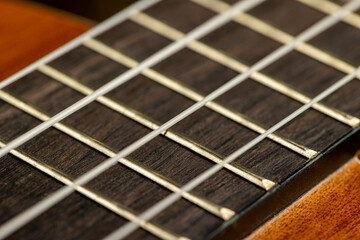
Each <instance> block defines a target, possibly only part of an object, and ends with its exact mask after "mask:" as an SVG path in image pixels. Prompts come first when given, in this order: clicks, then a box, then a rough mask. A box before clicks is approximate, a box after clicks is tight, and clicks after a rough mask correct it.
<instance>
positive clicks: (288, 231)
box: [246, 159, 360, 240]
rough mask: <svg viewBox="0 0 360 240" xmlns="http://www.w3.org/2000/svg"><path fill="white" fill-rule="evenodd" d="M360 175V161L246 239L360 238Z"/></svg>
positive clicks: (344, 168)
mask: <svg viewBox="0 0 360 240" xmlns="http://www.w3.org/2000/svg"><path fill="white" fill-rule="evenodd" d="M359 173H360V162H359V160H355V159H353V160H351V161H350V162H349V163H347V164H346V165H344V166H343V167H341V168H340V169H339V170H338V171H336V172H335V173H334V174H333V175H331V176H330V177H329V178H327V179H325V180H324V181H323V182H321V183H320V184H319V185H318V186H316V187H315V188H314V189H312V190H311V191H310V192H309V193H307V194H306V195H305V196H303V197H301V198H300V199H299V200H298V201H296V202H295V203H293V204H292V205H291V206H290V207H288V208H287V209H286V210H284V211H283V212H281V213H280V214H279V215H278V216H276V217H274V218H273V219H272V220H271V221H269V222H268V223H266V224H265V225H264V226H262V227H261V228H260V229H259V230H257V231H256V232H254V233H253V234H251V235H250V236H249V237H247V238H246V240H257V239H263V240H270V239H358V238H359V237H360V208H359V206H360V174H359Z"/></svg>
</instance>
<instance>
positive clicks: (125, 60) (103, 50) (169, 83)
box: [84, 39, 318, 159]
mask: <svg viewBox="0 0 360 240" xmlns="http://www.w3.org/2000/svg"><path fill="white" fill-rule="evenodd" d="M84 45H85V46H87V47H88V48H90V49H92V50H94V51H96V52H98V53H100V54H102V55H104V56H106V57H108V58H110V59H112V60H114V61H116V62H118V63H120V64H123V65H125V66H127V67H129V68H133V67H136V66H137V65H138V64H139V63H138V62H137V61H135V60H134V59H132V58H130V57H128V56H125V55H124V54H122V53H120V52H119V51H116V50H115V49H113V48H110V47H108V46H106V45H105V44H103V43H101V42H99V41H97V40H95V39H88V40H87V41H85V42H84ZM141 74H143V75H144V76H146V77H148V78H150V79H152V80H154V81H155V82H157V83H159V84H161V85H163V86H165V87H168V88H170V89H172V90H173V91H175V92H178V93H180V94H182V95H183V96H185V97H188V98H189V99H191V100H194V101H200V100H201V99H203V98H204V96H203V95H201V94H199V93H197V92H196V91H194V90H192V89H190V88H189V87H187V86H185V85H184V84H181V83H180V82H178V81H176V80H174V79H171V78H169V77H166V76H164V75H162V74H161V73H159V72H156V71H155V70H153V69H150V68H147V69H144V70H143V71H142V72H141ZM205 106H206V107H208V108H209V109H211V110H213V111H215V112H217V113H219V114H221V115H223V116H225V117H227V118H229V119H231V120H233V121H234V122H236V123H239V124H241V125H243V126H245V127H247V128H249V129H251V130H253V131H255V132H257V133H260V134H261V133H264V132H265V131H266V129H265V128H264V127H262V126H260V125H259V124H257V123H255V122H254V121H253V120H251V119H249V118H248V117H246V116H244V115H243V114H241V113H239V112H235V111H233V110H231V109H229V108H226V107H224V106H222V105H220V104H218V103H216V102H213V101H212V102H209V103H207V104H206V105H205ZM268 138H269V139H271V140H273V141H274V142H277V143H279V144H281V145H282V146H285V147H287V148H289V149H291V150H292V151H294V152H296V153H298V154H301V155H302V156H305V157H307V158H309V159H312V158H314V157H315V156H316V155H317V154H318V152H316V151H314V150H311V149H309V148H307V147H305V146H302V145H300V144H297V143H295V142H293V141H291V140H289V139H286V138H284V137H282V136H279V135H277V134H270V135H269V136H268Z"/></svg>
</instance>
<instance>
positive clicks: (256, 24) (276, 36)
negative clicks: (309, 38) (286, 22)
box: [192, 0, 360, 128]
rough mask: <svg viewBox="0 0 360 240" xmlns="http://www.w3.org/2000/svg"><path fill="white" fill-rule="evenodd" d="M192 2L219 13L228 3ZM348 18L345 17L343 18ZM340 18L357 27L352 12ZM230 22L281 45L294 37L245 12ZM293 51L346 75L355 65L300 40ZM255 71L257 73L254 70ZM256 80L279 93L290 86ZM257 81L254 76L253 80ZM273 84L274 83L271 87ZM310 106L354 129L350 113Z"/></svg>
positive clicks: (324, 5)
mask: <svg viewBox="0 0 360 240" xmlns="http://www.w3.org/2000/svg"><path fill="white" fill-rule="evenodd" d="M192 1H193V2H195V3H198V4H199V5H201V6H203V7H206V8H208V9H210V10H213V11H215V12H218V13H221V12H223V11H226V10H228V9H229V8H230V7H231V6H230V5H228V4H227V3H225V2H222V1H219V0H209V1H208V0H192ZM298 1H299V2H302V3H304V4H307V5H309V6H311V7H313V8H316V9H317V10H321V11H323V12H325V13H328V14H331V13H333V12H335V11H337V10H339V9H340V6H337V5H336V4H334V3H331V2H328V1H325V0H324V1H323V0H321V1H310V0H298ZM346 19H348V20H346ZM343 20H344V21H347V22H348V21H351V22H352V23H354V24H353V25H354V26H356V27H357V28H360V17H359V16H358V15H356V14H353V13H349V15H347V16H345V17H344V18H343ZM233 21H234V22H236V23H239V24H241V25H243V26H245V27H248V28H249V29H252V30H253V31H255V32H258V33H260V34H262V35H264V36H266V37H268V38H270V39H273V40H275V41H277V42H279V43H282V44H287V43H289V42H291V41H293V40H294V38H295V37H294V36H292V35H290V34H288V33H286V32H284V31H282V30H280V29H278V28H276V27H274V26H272V25H270V24H268V23H266V22H264V21H262V20H260V19H258V18H256V17H253V16H251V15H249V14H247V13H240V14H239V15H237V16H235V17H234V18H233ZM295 50H297V51H298V52H300V53H302V54H304V55H307V56H309V57H311V58H313V59H315V60H317V61H319V62H321V63H324V64H326V65H328V66H330V67H332V68H334V69H336V70H339V71H341V72H343V73H346V74H350V73H352V72H354V71H355V69H356V67H355V66H352V65H351V64H349V63H347V62H345V61H343V60H340V59H338V58H336V57H334V56H333V55H331V54H329V53H327V52H325V51H322V50H321V49H319V48H317V47H315V46H313V45H311V44H308V43H300V44H299V45H297V46H296V47H295ZM256 74H258V73H256ZM253 77H254V79H255V78H256V75H255V76H253ZM257 77H258V78H259V79H260V80H258V81H259V82H261V83H263V84H264V85H266V86H269V87H271V86H270V85H274V88H276V89H277V90H278V91H279V92H281V93H283V94H285V95H287V94H286V93H287V92H289V91H290V90H291V89H289V87H286V88H285V89H282V86H281V85H279V84H278V83H277V82H276V81H274V80H273V79H270V78H269V77H267V76H265V75H263V74H261V73H260V74H259V76H257ZM357 78H358V79H360V74H359V75H357ZM255 80H257V79H255ZM275 85H276V86H275ZM291 94H292V95H294V96H293V98H294V99H295V100H298V101H299V102H301V103H306V102H308V101H310V100H311V99H310V98H307V97H306V96H304V95H302V94H298V93H296V92H293V93H291ZM313 108H314V109H316V110H318V111H320V112H322V113H324V114H327V115H328V116H330V117H333V118H335V119H337V120H339V121H341V122H344V123H346V124H348V125H349V126H351V127H353V128H355V127H357V126H358V125H359V123H360V120H359V119H358V118H356V117H353V116H350V115H348V114H346V113H344V112H341V111H338V110H336V109H334V108H330V107H328V106H324V105H323V104H321V103H318V104H316V105H314V106H313Z"/></svg>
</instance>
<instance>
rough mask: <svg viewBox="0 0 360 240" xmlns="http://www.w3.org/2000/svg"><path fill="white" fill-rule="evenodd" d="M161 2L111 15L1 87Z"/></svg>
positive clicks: (143, 1) (151, 0)
mask: <svg viewBox="0 0 360 240" xmlns="http://www.w3.org/2000/svg"><path fill="white" fill-rule="evenodd" d="M158 2H160V0H140V1H137V2H136V3H134V4H133V5H131V6H129V7H127V8H125V9H124V10H123V11H121V12H119V13H117V14H115V15H114V16H112V17H110V18H109V19H107V20H105V21H104V22H102V23H100V24H99V25H97V26H95V27H93V28H92V29H90V30H89V31H87V32H85V33H84V34H82V35H80V36H79V37H77V38H75V39H73V40H71V41H70V42H68V43H67V44H65V45H64V46H62V47H60V48H58V49H57V50H55V51H53V52H51V53H50V54H48V55H46V56H45V57H42V58H41V59H39V60H37V61H36V62H34V63H33V64H31V65H29V66H28V67H26V68H24V69H22V70H21V71H19V72H17V73H15V74H14V75H12V76H10V77H9V78H7V79H5V80H3V81H1V82H0V89H3V88H4V87H6V86H8V85H10V84H11V83H14V82H15V81H17V80H19V79H20V78H22V77H24V76H25V75H27V74H29V73H31V72H32V71H34V70H36V69H37V68H38V67H39V66H41V65H43V64H46V63H48V62H50V61H52V60H54V59H56V58H58V57H60V56H61V55H63V54H65V53H67V52H69V51H70V50H72V49H74V48H75V47H77V46H80V45H81V44H82V43H83V42H84V41H85V40H86V39H88V38H91V37H95V36H97V35H99V34H101V33H103V32H105V31H106V30H108V29H110V28H112V27H114V26H116V25H117V24H120V23H122V22H123V21H125V20H127V19H129V16H131V15H132V14H133V13H134V11H143V10H145V9H147V8H149V7H151V6H152V5H154V4H155V3H158Z"/></svg>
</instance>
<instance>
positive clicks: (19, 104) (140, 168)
mask: <svg viewBox="0 0 360 240" xmlns="http://www.w3.org/2000/svg"><path fill="white" fill-rule="evenodd" d="M0 99H2V100H3V101H5V102H7V103H9V104H10V105H12V106H14V107H16V108H18V109H20V110H22V111H24V112H25V113H27V114H29V115H31V116H33V117H35V118H37V119H39V120H41V121H46V120H47V119H49V118H50V116H48V115H46V114H45V113H43V112H41V111H40V110H38V109H36V108H35V107H33V106H31V105H30V104H27V103H25V102H23V101H21V100H20V99H18V98H16V97H14V96H12V95H11V94H9V93H7V92H5V91H3V90H0ZM54 128H56V129H58V130H60V131H61V132H63V133H65V134H67V135H69V136H71V137H73V138H74V139H76V140H78V141H80V142H82V143H84V144H86V145H88V146H89V147H91V148H93V149H95V150H97V151H99V152H101V153H103V154H104V155H106V156H108V157H114V156H116V152H115V151H114V150H113V149H111V148H110V147H109V146H107V145H106V144H104V143H102V142H99V141H98V140H95V139H93V138H92V137H90V136H88V135H86V134H85V133H83V132H81V131H79V130H76V129H74V128H72V127H70V126H68V125H66V124H63V123H57V124H55V125H54ZM118 162H119V163H120V164H123V165H124V166H126V167H128V168H130V169H132V170H133V171H135V172H137V173H139V174H140V175H142V176H144V177H146V178H148V179H150V180H152V181H153V182H155V183H157V184H159V185H160V186H163V187H164V188H167V189H168V190H170V191H173V192H176V191H178V190H179V189H180V185H179V184H178V183H175V182H174V181H172V180H170V179H169V178H167V177H165V176H164V175H162V174H160V173H158V172H156V171H154V170H152V169H150V168H148V167H146V166H144V165H143V164H141V163H139V162H138V161H136V160H130V159H128V158H122V159H119V160H118ZM183 197H184V198H185V199H187V200H188V201H190V202H192V203H194V204H196V205H198V206H199V207H201V208H203V209H205V210H206V211H208V212H210V213H212V214H214V215H215V216H217V217H219V218H221V219H223V220H225V221H226V220H229V219H230V218H231V217H233V216H234V215H235V212H234V211H233V210H231V209H228V208H225V207H222V206H219V205H217V204H215V203H213V202H211V201H209V200H207V199H205V198H203V197H200V196H198V195H197V194H195V193H192V192H189V193H187V192H186V193H184V194H183Z"/></svg>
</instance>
